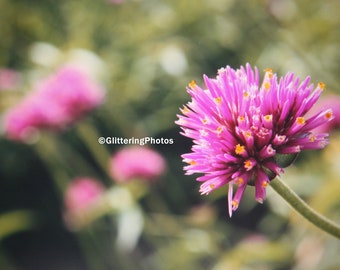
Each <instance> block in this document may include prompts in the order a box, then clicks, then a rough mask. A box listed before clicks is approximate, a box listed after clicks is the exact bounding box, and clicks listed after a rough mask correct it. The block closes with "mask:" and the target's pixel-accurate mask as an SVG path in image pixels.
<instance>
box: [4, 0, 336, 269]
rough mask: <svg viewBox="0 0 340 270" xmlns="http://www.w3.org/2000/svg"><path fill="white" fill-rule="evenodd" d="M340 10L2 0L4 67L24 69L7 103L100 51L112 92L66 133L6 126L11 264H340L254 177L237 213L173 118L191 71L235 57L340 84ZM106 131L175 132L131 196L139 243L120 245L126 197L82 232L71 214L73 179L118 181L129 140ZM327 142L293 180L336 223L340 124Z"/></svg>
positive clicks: (176, 0)
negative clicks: (208, 181)
mask: <svg viewBox="0 0 340 270" xmlns="http://www.w3.org/2000/svg"><path fill="white" fill-rule="evenodd" d="M339 11H340V2H339V1H337V0H315V1H307V0H300V1H298V0H296V1H293V0H256V1H251V0H245V1H236V0H204V1H194V0H185V1H183V0H172V1H170V0H168V1H166V0H158V1H156V0H139V1H137V0H125V1H124V0H121V1H118V0H116V1H114V0H112V1H109V0H95V1H93V0H92V1H89V0H82V1H80V0H74V1H65V0H63V1H51V0H40V1H37V0H31V1H27V0H14V1H13V0H11V1H10V0H0V34H1V38H0V67H1V68H7V69H12V70H15V71H16V72H18V74H19V77H20V82H19V83H18V85H17V86H16V88H15V89H13V90H11V91H0V109H1V113H4V112H5V111H6V110H7V109H8V108H10V107H11V106H13V105H14V104H15V103H16V102H18V100H20V99H21V98H22V96H24V95H25V94H26V93H27V92H28V91H29V90H30V89H31V86H32V84H33V83H34V82H35V81H36V79H37V77H39V76H41V75H44V74H49V73H51V72H52V71H53V70H54V69H56V68H57V67H58V66H59V65H61V64H63V63H64V62H67V61H69V60H70V59H71V58H72V57H74V55H75V54H77V53H78V55H80V57H79V56H78V58H77V59H78V60H77V61H79V59H83V60H84V59H85V58H86V57H89V58H91V57H92V58H93V59H96V62H95V63H97V65H94V64H93V62H91V63H92V64H93V66H91V65H92V64H89V65H90V66H89V68H92V69H93V70H94V72H96V73H97V74H99V77H100V80H101V82H102V84H103V85H105V88H106V89H107V95H106V99H105V103H104V104H103V105H102V106H101V107H100V108H98V109H97V110H96V111H95V112H93V113H91V114H90V115H89V116H88V117H86V118H85V119H83V120H82V121H80V122H79V123H77V124H76V125H75V126H73V127H72V128H69V129H68V130H66V131H64V132H61V133H56V134H53V133H50V132H46V133H42V134H41V136H40V138H39V140H37V141H36V142H34V143H32V144H22V143H17V142H12V141H9V140H7V139H6V138H5V137H4V136H2V137H1V139H0V151H1V152H0V269H6V270H7V269H9V270H11V269H25V270H26V269H31V270H40V269H41V270H43V269H48V270H55V269H66V270H67V269H70V270H74V269H75V270H76V269H124V270H125V269H145V270H146V269H157V270H158V269H161V270H163V269H164V270H168V269H169V270H170V269H195V270H199V269H214V270H220V269H259V270H267V269H278V270H284V269H295V270H303V269H323V270H326V269H327V270H332V269H334V270H335V269H339V268H338V267H339V265H340V258H339V256H338V254H339V252H340V243H339V241H338V240H336V239H334V238H332V237H331V236H328V235H326V234H324V233H323V232H321V231H319V230H318V229H316V228H314V227H312V226H311V225H309V224H307V222H306V221H304V220H303V219H302V218H301V217H299V216H298V215H297V214H295V212H294V211H292V210H290V209H289V208H288V207H287V206H286V205H285V203H284V202H283V201H282V200H281V198H279V197H278V196H277V195H276V194H275V193H273V192H272V190H271V188H270V187H268V199H267V200H266V201H265V203H264V204H263V205H259V204H257V203H256V202H255V200H254V194H253V190H252V188H248V189H247V191H246V194H245V197H244V199H243V200H242V202H241V205H240V207H239V209H238V211H237V212H236V213H234V215H233V217H232V218H231V219H230V218H229V217H228V214H227V198H226V194H227V190H226V189H221V190H219V191H216V192H214V193H212V194H211V195H209V196H204V197H202V196H200V195H199V193H198V189H199V183H197V182H196V181H195V176H185V175H184V173H183V169H182V167H183V164H182V161H181V158H180V155H181V154H183V153H186V152H189V151H190V148H191V141H190V140H188V139H186V138H184V137H182V136H180V135H179V131H180V130H179V128H178V127H177V126H176V125H175V124H174V121H175V120H176V118H177V117H176V114H177V113H179V109H178V108H179V107H181V106H182V104H184V103H186V102H187V101H189V96H188V94H187V93H186V91H185V87H186V85H187V84H188V82H190V81H191V80H192V79H194V80H196V81H197V83H198V84H200V85H201V84H202V74H207V75H208V76H214V75H215V74H216V71H217V69H219V68H220V67H224V66H226V65H230V66H231V67H233V68H238V67H239V66H240V65H244V64H245V63H247V62H249V63H250V64H252V65H256V66H258V67H259V70H260V72H261V73H262V70H263V69H265V68H267V67H271V68H273V70H274V72H277V73H278V74H279V75H284V74H285V73H286V72H287V71H293V72H294V73H296V74H297V75H298V76H301V77H305V76H307V75H311V76H312V81H313V82H314V83H317V82H318V81H323V82H325V83H326V85H327V90H326V91H325V92H324V95H325V96H327V95H330V94H338V93H339V92H340V88H339V84H340V79H339V78H340V76H339V75H340V65H339V63H340V50H339V46H340V16H339ZM85 56H86V57H85ZM92 58H91V59H92ZM84 65H88V62H86V61H85V60H84ZM262 74H263V73H262ZM99 136H112V137H113V136H116V137H126V138H130V137H137V138H138V137H144V136H152V137H155V138H160V137H164V138H173V139H174V144H172V145H152V146H151V147H152V148H153V149H155V150H157V151H158V152H159V153H161V154H162V155H163V157H164V158H165V160H166V162H167V171H166V173H165V174H164V175H163V176H162V178H161V179H160V180H159V181H158V182H155V183H154V184H152V185H150V186H147V187H145V186H143V185H142V184H141V183H140V185H141V186H138V185H139V184H138V183H137V190H144V189H145V191H143V192H144V193H143V195H142V196H141V197H140V198H138V199H136V201H135V202H134V203H135V207H136V209H138V211H139V213H141V214H142V216H143V225H140V227H141V232H140V235H139V237H138V241H137V243H136V245H135V246H134V247H133V248H132V249H130V250H128V251H127V250H122V249H120V248H119V246H117V245H116V244H115V243H116V242H117V232H118V231H119V226H120V225H119V224H120V220H121V217H122V216H124V213H125V212H124V211H127V210H126V209H125V208H122V209H119V211H112V212H111V213H107V214H106V215H104V216H101V217H98V218H97V219H95V220H93V221H91V222H89V224H86V226H84V227H82V228H80V229H78V230H76V231H72V230H69V229H68V228H67V226H66V225H65V223H64V219H63V215H64V210H65V209H64V208H65V207H64V203H63V193H64V192H65V189H66V186H67V184H68V183H69V181H71V179H72V178H74V177H76V176H78V175H89V176H92V177H95V178H97V179H100V180H101V181H103V183H104V184H105V185H106V186H107V188H108V190H109V189H112V188H115V187H116V186H117V185H118V184H115V183H114V182H113V181H111V179H110V178H109V176H108V173H107V166H108V165H107V163H108V158H109V156H110V155H111V154H112V153H115V152H116V151H118V150H119V149H120V148H121V147H122V145H100V144H98V142H97V139H98V137H99ZM330 140H331V143H330V145H329V146H328V147H326V149H324V150H322V151H313V152H308V153H303V154H301V155H300V157H299V158H298V161H297V162H296V163H295V164H294V165H293V166H291V167H289V168H287V169H286V170H285V171H286V172H285V174H283V176H282V178H283V179H284V180H285V181H286V182H287V183H289V185H290V186H291V187H292V188H293V189H294V190H295V191H296V192H297V193H298V194H300V195H301V196H302V197H303V198H304V199H306V201H307V202H309V203H310V204H311V205H312V206H313V207H315V208H316V209H317V210H319V211H320V212H321V213H323V214H325V215H327V216H328V217H330V218H331V219H332V220H335V221H337V222H338V223H339V222H340V214H339V213H340V212H339V206H340V197H339V195H338V194H339V193H340V182H339V181H340V180H339V175H340V171H339V166H338V160H339V158H340V134H339V133H338V132H337V131H336V130H333V131H331V136H330ZM135 184H136V183H135ZM124 188H131V187H124ZM135 189H136V187H134V188H132V190H135ZM128 224H129V225H128V227H129V226H131V227H134V226H137V225H136V224H134V223H133V222H131V223H128ZM125 226H126V225H125Z"/></svg>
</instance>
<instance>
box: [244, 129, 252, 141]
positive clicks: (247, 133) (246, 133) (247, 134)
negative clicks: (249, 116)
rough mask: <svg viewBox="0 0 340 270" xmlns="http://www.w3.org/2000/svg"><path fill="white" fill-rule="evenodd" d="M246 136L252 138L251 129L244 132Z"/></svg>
mask: <svg viewBox="0 0 340 270" xmlns="http://www.w3.org/2000/svg"><path fill="white" fill-rule="evenodd" d="M244 136H245V137H247V138H248V139H249V138H251V131H249V130H248V131H246V132H244Z"/></svg>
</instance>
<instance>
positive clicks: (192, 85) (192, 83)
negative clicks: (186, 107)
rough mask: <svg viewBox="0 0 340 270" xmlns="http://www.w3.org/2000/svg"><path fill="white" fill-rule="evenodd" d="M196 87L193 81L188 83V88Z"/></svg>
mask: <svg viewBox="0 0 340 270" xmlns="http://www.w3.org/2000/svg"><path fill="white" fill-rule="evenodd" d="M196 86H197V84H196V82H195V81H194V80H192V81H191V82H190V83H189V87H190V88H192V89H194V88H195V87H196Z"/></svg>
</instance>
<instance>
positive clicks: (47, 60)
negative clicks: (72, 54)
mask: <svg viewBox="0 0 340 270" xmlns="http://www.w3.org/2000/svg"><path fill="white" fill-rule="evenodd" d="M29 55H30V58H31V61H32V62H33V63H35V64H37V65H41V66H43V67H47V68H51V67H54V66H56V65H57V64H58V62H59V61H60V60H61V58H62V52H61V51H60V50H59V49H58V48H57V47H55V46H53V45H51V44H49V43H46V42H36V43H34V44H33V45H32V47H31V49H30V52H29Z"/></svg>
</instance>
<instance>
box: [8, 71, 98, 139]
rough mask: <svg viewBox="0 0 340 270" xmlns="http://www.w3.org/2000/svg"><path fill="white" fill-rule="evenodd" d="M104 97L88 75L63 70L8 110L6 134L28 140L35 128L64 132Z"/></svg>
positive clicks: (12, 137) (11, 137)
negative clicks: (61, 130)
mask: <svg viewBox="0 0 340 270" xmlns="http://www.w3.org/2000/svg"><path fill="white" fill-rule="evenodd" d="M103 98H104V91H103V89H102V88H101V87H100V86H99V85H98V84H97V83H96V82H94V81H93V80H92V79H91V78H89V77H88V76H87V75H86V74H85V73H83V72H82V71H80V70H78V69H76V68H73V67H62V68H61V69H59V70H58V71H57V72H56V73H55V74H53V75H52V76H51V77H50V78H47V79H45V80H43V81H41V82H40V83H39V84H38V85H37V86H36V88H35V89H34V90H33V91H32V92H31V93H30V95H29V96H27V97H26V98H25V99H23V100H22V101H21V102H20V103H19V104H18V105H17V106H16V107H14V108H12V109H11V110H9V111H8V113H7V114H6V115H5V116H4V129H5V132H6V135H7V137H8V138H10V139H14V140H25V139H27V138H28V137H29V136H30V133H31V132H32V130H35V129H41V128H48V129H54V130H59V129H62V128H64V127H66V126H67V125H69V124H72V123H73V122H74V121H76V120H78V119H79V118H81V117H82V116H84V115H85V114H86V113H87V112H89V111H91V110H93V109H94V108H96V107H97V106H99V105H100V104H101V103H102V101H103Z"/></svg>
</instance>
